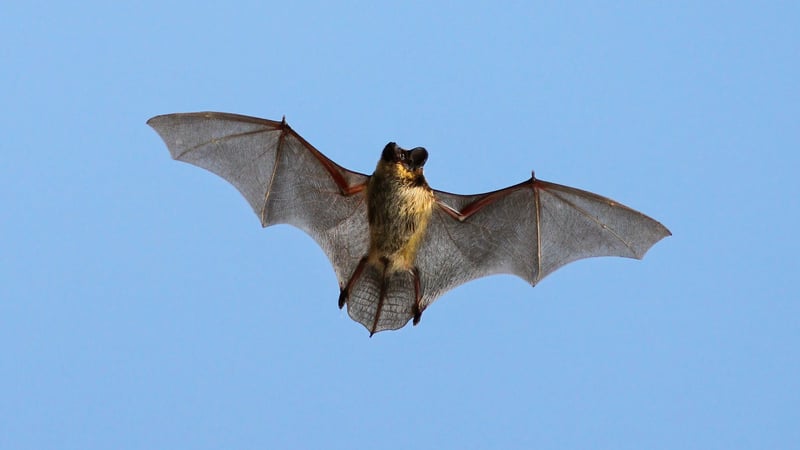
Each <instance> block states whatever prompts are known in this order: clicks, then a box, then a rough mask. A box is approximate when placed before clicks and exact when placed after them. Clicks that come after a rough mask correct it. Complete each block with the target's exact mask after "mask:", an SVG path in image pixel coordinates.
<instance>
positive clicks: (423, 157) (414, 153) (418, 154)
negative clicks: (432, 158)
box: [411, 147, 428, 167]
mask: <svg viewBox="0 0 800 450" xmlns="http://www.w3.org/2000/svg"><path fill="white" fill-rule="evenodd" d="M427 160H428V151H427V150H425V149H424V148H423V147H417V148H414V149H411V166H412V167H422V166H424V165H425V161H427Z"/></svg>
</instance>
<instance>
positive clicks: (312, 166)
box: [147, 112, 369, 286]
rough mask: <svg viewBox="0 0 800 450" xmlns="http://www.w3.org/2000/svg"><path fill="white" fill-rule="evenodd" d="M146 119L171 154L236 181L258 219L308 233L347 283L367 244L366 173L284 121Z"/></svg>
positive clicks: (206, 116) (196, 116)
mask: <svg viewBox="0 0 800 450" xmlns="http://www.w3.org/2000/svg"><path fill="white" fill-rule="evenodd" d="M147 124H148V125H150V126H151V127H153V128H154V129H155V130H156V131H157V132H158V134H159V135H160V136H161V138H162V139H163V140H164V142H165V143H166V144H167V147H168V148H169V151H170V154H171V155H172V157H173V158H174V159H177V160H180V161H184V162H187V163H190V164H194V165H196V166H199V167H202V168H204V169H207V170H209V171H211V172H213V173H215V174H217V175H219V176H220V177H222V178H224V179H225V180H227V181H228V182H230V183H231V184H233V185H234V186H235V187H236V188H237V189H238V190H239V192H241V193H242V195H244V197H245V198H246V199H247V201H248V203H250V206H251V207H252V208H253V211H255V213H256V215H258V217H259V219H260V220H261V225H262V226H265V227H266V226H269V225H273V224H278V223H286V224H290V225H294V226H296V227H298V228H300V229H301V230H303V231H305V232H306V233H308V234H309V235H310V236H311V237H312V238H314V240H315V241H316V242H317V243H318V244H319V245H320V246H321V247H322V249H323V251H324V252H325V254H326V255H327V256H328V259H329V260H330V262H331V264H333V267H334V270H335V271H336V277H337V278H338V280H339V284H340V286H344V284H345V283H346V282H347V280H348V278H349V276H350V274H351V273H352V272H353V270H355V267H356V265H357V264H358V261H359V260H360V258H361V257H362V256H363V255H365V254H366V253H367V248H368V245H369V230H368V228H367V213H366V201H365V194H364V188H365V186H366V182H367V179H368V177H367V176H366V175H363V174H360V173H356V172H352V171H350V170H347V169H345V168H343V167H341V166H339V165H337V164H336V163H334V162H333V161H331V160H330V159H328V158H327V157H326V156H325V155H323V154H322V153H320V152H319V151H318V150H317V149H315V148H314V147H313V146H311V144H309V143H308V142H306V140H305V139H303V138H302V137H301V136H300V135H298V134H297V133H296V132H295V131H294V130H292V129H291V128H290V127H289V125H287V124H286V122H285V121H281V122H276V121H272V120H265V119H259V118H255V117H248V116H241V115H238V114H227V113H217V112H202V113H187V114H167V115H162V116H156V117H153V118H152V119H150V120H148V121H147Z"/></svg>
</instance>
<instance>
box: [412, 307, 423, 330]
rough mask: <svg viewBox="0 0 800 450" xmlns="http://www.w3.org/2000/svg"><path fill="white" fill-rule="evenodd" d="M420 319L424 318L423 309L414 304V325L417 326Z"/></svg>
mask: <svg viewBox="0 0 800 450" xmlns="http://www.w3.org/2000/svg"><path fill="white" fill-rule="evenodd" d="M420 319H422V310H421V309H419V308H418V307H417V306H416V305H414V321H413V322H411V323H412V324H413V325H414V326H417V324H418V323H419V321H420Z"/></svg>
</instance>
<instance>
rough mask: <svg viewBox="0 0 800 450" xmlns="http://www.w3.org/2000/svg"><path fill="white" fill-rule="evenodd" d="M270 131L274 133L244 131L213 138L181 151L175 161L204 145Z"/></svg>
mask: <svg viewBox="0 0 800 450" xmlns="http://www.w3.org/2000/svg"><path fill="white" fill-rule="evenodd" d="M270 131H274V130H253V131H246V132H244V133H236V134H229V135H227V136H223V137H221V138H214V139H211V140H210V141H206V142H201V143H199V144H197V145H195V146H193V147H189V148H187V149H186V150H184V151H182V152H181V153H179V154H178V155H177V156H175V159H177V160H180V159H181V158H182V157H183V156H184V155H186V154H188V153H191V152H193V151H195V150H199V149H201V148H203V147H205V146H206V145H209V144H216V143H217V142H222V141H225V140H227V139H233V138H240V137H242V136H250V135H252V134H258V133H268V132H270Z"/></svg>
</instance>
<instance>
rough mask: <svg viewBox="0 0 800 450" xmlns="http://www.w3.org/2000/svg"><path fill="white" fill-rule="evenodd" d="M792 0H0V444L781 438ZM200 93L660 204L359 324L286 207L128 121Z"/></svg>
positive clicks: (799, 106) (797, 308)
mask: <svg viewBox="0 0 800 450" xmlns="http://www.w3.org/2000/svg"><path fill="white" fill-rule="evenodd" d="M799 5H800V4H799V3H798V2H639V1H636V2H614V3H598V2H573V3H569V4H567V3H563V4H562V3H559V4H556V2H546V3H544V2H509V3H498V2H484V3H474V2H441V3H431V2H407V3H405V4H404V5H402V6H400V5H394V6H386V5H378V4H375V3H373V2H366V1H364V2H346V3H344V4H340V3H336V2H274V4H273V5H270V4H268V3H267V2H250V1H237V2H228V3H223V2H219V3H218V4H211V3H207V2H199V3H198V2H140V3H137V4H120V3H115V2H96V3H94V2H82V3H81V2H79V3H74V2H73V3H70V2H53V3H50V4H35V2H22V1H12V2H11V3H6V4H4V6H2V8H0V67H1V68H2V70H0V85H1V86H2V89H1V90H0V95H2V108H1V109H0V128H1V129H2V136H3V138H2V141H0V148H1V149H2V153H1V154H0V155H1V156H2V159H1V160H0V448H2V449H47V448H52V449H111V448H115V449H129V448H130V449H136V448H141V449H145V448H146V449H212V448H213V449H218V448H228V449H261V448H389V449H392V448H410V447H412V446H413V447H418V448H540V449H745V448H748V449H752V448H763V449H767V448H769V449H789V448H798V447H797V446H798V443H799V442H800V295H798V294H800V291H798V288H797V285H798V282H797V277H798V269H799V268H800V267H799V266H798V253H800V245H798V242H799V240H798V237H797V227H798V212H799V209H798V204H799V203H800V202H799V201H798V195H800V183H798V181H797V171H798V169H800V156H798V155H800V38H799V37H798V36H799V34H800V32H799V31H798V24H800V6H799ZM202 110H218V111H227V112H236V113H241V114H249V115H255V116H259V117H265V118H271V119H280V117H281V116H282V115H284V114H285V115H286V117H287V119H288V121H289V123H290V124H291V125H292V126H293V127H294V128H295V129H296V130H297V131H298V132H300V133H301V134H302V135H303V136H305V137H306V138H307V139H308V141H310V142H311V143H313V144H314V145H315V146H316V147H317V148H319V149H320V150H322V151H323V152H325V153H326V154H328V155H329V156H330V157H331V158H333V159H334V160H335V161H337V162H339V163H340V164H342V165H344V166H346V167H349V168H352V169H354V170H357V171H360V172H371V171H372V169H373V168H374V165H375V162H376V161H377V158H378V156H379V153H380V150H381V149H382V148H383V145H385V144H386V142H388V141H390V140H395V141H397V142H398V143H399V144H401V145H403V146H405V147H413V146H418V145H419V146H425V147H426V148H427V149H428V150H429V152H430V159H429V161H428V164H427V166H426V174H427V176H428V179H429V181H430V183H431V184H432V185H433V186H434V187H436V188H439V189H443V190H448V191H453V192H463V193H471V192H482V191H487V190H493V189H497V188H500V187H503V186H506V185H509V184H513V183H517V182H519V181H522V180H524V179H526V178H528V177H529V175H530V171H531V170H532V169H533V170H535V171H536V174H537V176H538V177H540V178H542V179H545V180H548V181H554V182H558V183H562V184H567V185H571V186H575V187H579V188H583V189H588V190H591V191H594V192H597V193H600V194H602V195H606V196H609V197H611V198H614V199H616V200H618V201H620V202H622V203H624V204H627V205H630V206H631V207H633V208H636V209H639V210H641V211H643V212H645V213H646V214H648V215H650V216H652V217H654V218H656V219H657V220H659V221H661V222H663V223H664V224H665V225H666V226H668V227H669V228H670V229H671V231H672V232H673V234H674V236H672V237H670V238H667V239H665V240H663V241H661V242H660V243H659V244H657V245H656V246H655V247H654V248H653V249H652V250H651V251H650V252H649V253H648V254H647V256H646V257H645V259H644V260H643V261H635V260H628V259H621V258H599V259H592V260H584V261H579V262H577V263H574V264H571V265H569V266H567V267H565V268H562V269H561V270H559V271H557V272H556V273H554V274H553V275H551V276H550V277H548V278H547V279H545V280H544V281H542V282H541V283H540V284H539V285H538V286H537V287H536V288H534V289H532V288H531V287H530V286H528V285H527V284H526V283H525V282H524V281H522V280H520V279H518V278H515V277H512V276H494V277H489V278H485V279H482V280H479V281H475V282H471V283H469V284H466V285H464V286H461V287H459V288H457V289H455V290H453V291H451V292H449V293H447V294H446V295H445V296H444V297H442V298H441V299H440V300H439V301H438V302H437V303H435V304H434V305H433V306H431V307H430V308H429V309H428V310H427V311H426V313H425V316H424V317H423V320H422V322H421V324H420V325H419V326H417V327H411V326H409V327H407V328H404V329H402V330H400V331H397V332H385V333H379V334H377V335H376V336H375V337H373V338H371V339H370V338H369V337H368V333H367V331H366V330H365V329H364V328H363V327H362V326H361V325H359V324H357V323H355V322H353V321H351V320H350V319H349V318H348V316H347V314H346V312H344V311H340V310H338V309H337V306H336V301H337V297H338V286H337V283H336V279H335V277H334V274H333V271H332V270H331V268H330V267H329V265H328V262H327V259H326V258H325V256H324V254H323V253H322V251H321V250H320V249H319V248H318V247H317V246H316V244H315V243H314V242H313V241H312V240H311V239H310V238H308V237H307V236H305V235H304V234H303V233H302V232H300V231H298V230H296V229H293V228H290V227H287V226H278V227H271V228H268V229H261V227H260V226H259V223H258V219H257V218H256V217H255V216H254V215H253V213H252V211H251V210H250V207H249V206H248V205H247V203H246V202H245V200H244V198H243V197H241V196H240V195H239V193H238V192H237V191H236V190H235V189H234V188H233V187H231V186H230V185H228V184H227V183H226V182H224V181H223V180H221V179H219V178H217V177H216V176H214V175H212V174H210V173H208V172H205V171H203V170H200V169H198V168H195V167H193V166H190V165H187V164H183V163H178V162H174V161H172V160H171V159H170V158H169V154H168V153H167V150H166V148H165V147H164V145H163V143H162V142H161V140H160V139H159V138H158V136H157V135H156V133H154V132H153V131H152V130H151V129H150V128H149V127H147V126H146V125H145V121H146V120H147V119H148V118H149V117H151V116H154V115H157V114H164V113H170V112H186V111H202Z"/></svg>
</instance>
